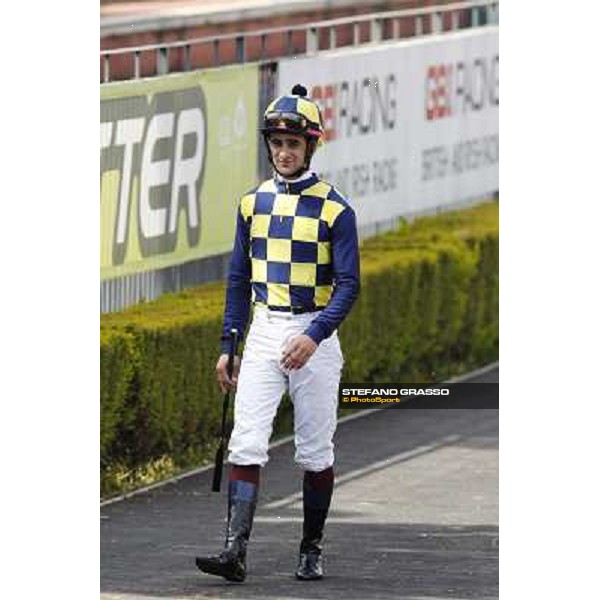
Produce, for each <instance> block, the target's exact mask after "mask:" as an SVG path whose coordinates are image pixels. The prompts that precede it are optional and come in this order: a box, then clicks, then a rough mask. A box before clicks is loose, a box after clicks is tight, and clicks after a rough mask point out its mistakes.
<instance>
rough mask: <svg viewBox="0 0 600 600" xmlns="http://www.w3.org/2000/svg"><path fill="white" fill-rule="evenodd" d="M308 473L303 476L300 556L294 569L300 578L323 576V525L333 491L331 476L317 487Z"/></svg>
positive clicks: (318, 577)
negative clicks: (322, 484) (323, 484)
mask: <svg viewBox="0 0 600 600" xmlns="http://www.w3.org/2000/svg"><path fill="white" fill-rule="evenodd" d="M310 475H312V474H309V475H308V476H307V475H305V476H304V485H303V504H304V524H303V527H302V541H301V542H300V557H299V561H298V568H297V569H296V578H297V579H302V580H309V579H322V578H323V565H322V556H321V555H322V549H323V544H322V541H323V527H324V526H325V521H326V519H327V513H328V511H329V504H330V503H331V493H332V491H333V478H331V482H330V484H329V485H326V486H325V487H324V488H323V486H321V489H317V488H316V487H315V484H314V482H313V481H311V478H310ZM331 477H333V475H331Z"/></svg>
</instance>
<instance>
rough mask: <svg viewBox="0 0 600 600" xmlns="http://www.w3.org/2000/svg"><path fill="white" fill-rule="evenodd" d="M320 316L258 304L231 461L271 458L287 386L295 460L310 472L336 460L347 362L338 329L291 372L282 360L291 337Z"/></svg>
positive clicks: (246, 354)
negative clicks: (271, 443)
mask: <svg viewBox="0 0 600 600" xmlns="http://www.w3.org/2000/svg"><path fill="white" fill-rule="evenodd" d="M317 315H318V313H306V314H302V315H292V314H290V313H283V312H275V311H269V310H267V309H263V308H257V309H255V311H254V319H253V321H252V325H251V326H250V330H249V332H248V336H247V339H246V345H245V348H244V354H243V358H242V364H241V368H240V374H239V378H238V387H237V393H236V396H235V408H234V427H233V432H232V434H231V439H230V441H229V462H230V463H234V464H237V465H256V464H258V465H260V466H264V465H265V464H266V463H267V461H268V459H269V457H268V453H267V451H268V447H269V438H270V437H271V433H272V430H273V419H274V418H275V414H276V412H277V407H278V406H279V403H280V401H281V398H282V396H283V393H284V391H285V390H286V389H287V390H288V391H289V394H290V398H291V400H292V403H293V405H294V438H295V443H296V455H295V461H296V463H297V464H298V466H300V467H301V468H302V469H304V470H307V471H322V470H323V469H327V468H328V467H330V466H331V465H333V461H334V456H333V441H332V440H333V434H334V432H335V428H336V424H337V406H338V386H339V382H340V375H341V370H342V365H343V357H342V352H341V350H340V343H339V339H338V336H337V332H334V333H333V335H332V336H331V337H329V338H328V339H326V340H323V341H322V342H321V343H320V344H319V346H318V348H317V350H316V351H315V353H314V354H313V355H312V356H311V357H310V359H309V360H308V362H307V363H306V364H305V365H304V367H302V368H301V369H297V370H292V371H290V372H289V373H287V372H286V371H284V370H283V368H282V366H281V364H280V360H281V357H282V352H283V349H284V347H285V346H286V344H287V342H288V341H289V340H290V339H291V338H292V337H294V336H296V335H300V334H302V333H303V332H304V330H305V329H306V328H307V327H308V324H309V323H310V322H311V321H312V320H313V319H314V318H316V316H317Z"/></svg>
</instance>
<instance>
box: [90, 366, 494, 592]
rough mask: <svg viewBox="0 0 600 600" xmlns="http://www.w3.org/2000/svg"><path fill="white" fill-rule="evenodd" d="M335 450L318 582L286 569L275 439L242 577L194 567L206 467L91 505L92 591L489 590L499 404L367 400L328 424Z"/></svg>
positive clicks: (284, 457)
mask: <svg viewBox="0 0 600 600" xmlns="http://www.w3.org/2000/svg"><path fill="white" fill-rule="evenodd" d="M479 381H498V370H497V369H495V370H494V371H492V372H490V373H488V374H486V375H485V376H482V377H480V378H479ZM336 453H337V463H336V478H337V483H336V488H335V491H334V499H333V504H332V509H331V512H330V519H329V521H328V526H327V530H326V545H325V549H326V554H325V567H326V573H327V578H326V579H324V580H323V581H320V582H298V581H296V580H295V579H293V577H292V573H293V570H294V568H295V562H296V550H297V545H298V540H299V535H300V531H301V514H302V513H301V504H300V502H299V495H298V492H299V490H300V487H301V472H299V471H298V470H295V469H294V470H292V468H291V465H292V457H293V446H292V445H291V444H286V445H283V446H280V447H278V448H275V449H273V450H272V451H271V460H270V462H269V464H268V465H267V467H266V468H265V470H264V472H263V475H264V476H263V478H262V483H261V496H260V505H259V508H258V511H257V515H256V519H255V526H254V531H253V536H252V540H251V545H250V548H249V561H248V562H249V569H250V574H249V577H248V580H247V581H246V583H245V584H243V585H239V584H231V583H228V582H226V581H224V580H221V579H218V578H213V577H210V576H208V575H204V574H202V573H200V572H199V571H197V570H196V567H195V566H194V556H195V555H197V554H206V553H213V552H215V551H216V550H217V549H219V548H220V546H221V545H222V535H223V528H224V515H225V501H226V496H225V493H224V492H222V493H221V494H213V493H211V492H210V481H211V477H212V472H210V471H209V472H205V473H201V474H199V475H195V476H193V477H189V478H187V479H184V480H182V481H180V482H178V483H173V484H169V485H167V486H164V487H162V488H158V489H156V490H154V491H151V492H148V493H145V494H141V495H138V496H134V497H132V498H129V499H127V500H124V501H122V502H117V503H114V504H110V505H107V506H105V507H104V508H103V509H102V510H101V559H102V564H101V592H102V596H101V597H102V598H103V599H105V600H117V599H120V600H134V599H137V600H150V599H152V600H154V599H158V598H161V599H163V598H170V599H179V600H183V599H185V600H192V599H197V600H200V599H204V598H247V599H259V598H260V599H277V600H288V599H300V598H302V599H338V598H343V599H344V600H354V599H356V600H365V599H367V598H377V599H386V600H387V599H391V598H397V599H401V600H441V599H451V598H452V599H456V598H465V599H466V598H472V599H477V600H488V599H492V598H498V410H491V409H490V410H481V409H480V410H474V409H471V410H468V409H460V410H459V409H446V410H441V409H429V410H424V409H405V410H402V409H386V410H380V411H375V412H373V413H370V414H369V415H367V416H365V417H363V418H359V419H354V420H351V421H348V422H346V423H343V424H341V425H340V427H339V428H338V432H337V434H336Z"/></svg>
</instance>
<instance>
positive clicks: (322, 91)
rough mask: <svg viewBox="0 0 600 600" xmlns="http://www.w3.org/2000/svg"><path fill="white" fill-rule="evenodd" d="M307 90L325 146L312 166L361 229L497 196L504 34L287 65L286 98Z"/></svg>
mask: <svg viewBox="0 0 600 600" xmlns="http://www.w3.org/2000/svg"><path fill="white" fill-rule="evenodd" d="M296 83H302V84H303V85H305V86H306V87H307V89H308V93H309V96H311V97H312V98H314V99H315V100H317V102H318V103H319V105H320V107H321V111H322V116H323V119H324V123H325V130H326V131H325V146H324V147H323V148H321V149H319V150H318V151H317V152H316V154H315V158H314V161H313V166H314V168H315V169H316V170H317V171H318V172H319V173H320V174H321V175H322V177H323V178H324V179H326V180H328V181H330V182H331V183H332V184H334V185H336V187H338V188H339V189H340V190H341V191H342V192H343V193H345V194H346V195H347V196H348V197H349V199H350V201H351V203H352V205H353V206H354V207H355V209H356V211H357V216H358V220H359V224H361V225H368V224H374V223H377V222H381V221H384V220H388V219H390V217H394V216H399V215H407V214H414V213H419V212H424V211H427V210H429V209H433V208H436V207H442V206H446V205H449V204H454V203H458V202H460V201H463V200H466V199H470V198H474V197H478V196H483V195H485V194H488V193H491V192H494V191H496V190H498V104H499V91H498V85H499V84H498V28H497V27H486V28H485V29H483V30H475V31H467V32H458V33H452V34H444V35H443V36H428V37H426V38H424V39H423V38H421V39H418V40H411V41H402V42H398V43H390V44H382V45H380V46H378V47H373V48H369V49H366V50H365V49H357V50H348V49H344V50H339V51H336V52H326V53H322V54H319V55H318V56H314V57H307V58H298V59H285V60H282V61H281V63H280V66H279V83H278V94H285V93H289V92H290V90H291V89H292V87H293V86H294V84H296Z"/></svg>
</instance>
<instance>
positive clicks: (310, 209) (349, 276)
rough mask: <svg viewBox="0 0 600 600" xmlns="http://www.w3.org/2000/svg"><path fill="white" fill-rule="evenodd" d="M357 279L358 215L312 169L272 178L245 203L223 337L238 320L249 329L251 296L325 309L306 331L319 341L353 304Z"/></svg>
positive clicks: (301, 308)
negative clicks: (303, 175) (299, 175)
mask: <svg viewBox="0 0 600 600" xmlns="http://www.w3.org/2000/svg"><path fill="white" fill-rule="evenodd" d="M359 279H360V278H359V256H358V237H357V232H356V217H355V214H354V210H353V209H352V207H351V206H350V205H349V204H348V202H347V201H346V199H345V198H344V197H343V196H342V195H341V194H340V193H339V192H338V191H337V190H336V189H335V188H334V187H333V186H332V185H330V184H328V183H325V182H324V181H321V180H319V178H318V177H317V175H316V174H314V173H311V174H310V175H309V176H308V177H306V178H303V179H301V180H298V181H291V182H287V181H283V180H281V179H269V180H267V181H265V182H263V183H262V184H261V185H260V186H259V187H258V188H256V189H255V190H253V191H251V192H249V193H248V194H246V195H245V196H243V198H242V199H241V202H240V206H239V211H238V219H237V229H236V236H235V244H234V248H233V253H232V257H231V264H230V268H229V278H228V287H227V296H226V305H225V318H224V337H227V332H229V331H230V330H231V328H232V327H235V328H237V329H238V331H239V332H240V335H243V333H244V331H245V328H246V325H247V322H248V318H249V312H250V303H251V302H253V303H254V304H255V305H264V306H267V307H269V308H271V309H273V310H283V311H292V312H296V311H297V312H307V311H316V310H322V312H321V313H320V314H319V315H318V316H317V318H316V319H314V320H313V321H312V323H311V325H310V326H309V328H308V329H307V330H306V332H305V333H306V334H307V335H309V336H310V337H311V338H312V339H313V340H314V341H315V342H316V343H317V344H318V343H320V342H321V340H323V339H325V338H327V337H329V336H330V335H331V334H332V333H333V332H334V331H335V329H337V327H338V326H339V325H340V323H341V322H342V321H343V319H344V318H345V317H346V315H347V314H348V312H349V311H350V308H351V307H352V304H353V302H354V300H355V299H356V297H357V295H358V291H359ZM225 347H226V344H224V348H225Z"/></svg>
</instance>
